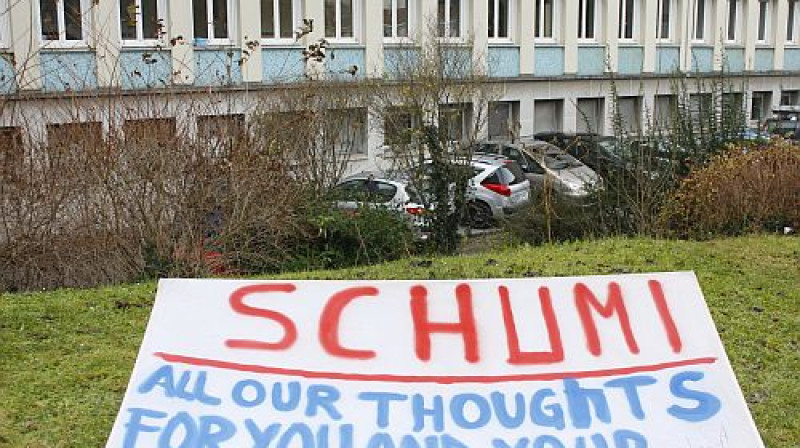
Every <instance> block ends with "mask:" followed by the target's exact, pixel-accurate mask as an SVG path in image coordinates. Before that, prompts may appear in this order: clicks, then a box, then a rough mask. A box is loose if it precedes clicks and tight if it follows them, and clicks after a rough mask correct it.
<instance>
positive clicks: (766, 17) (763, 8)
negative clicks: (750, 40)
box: [756, 0, 772, 45]
mask: <svg viewBox="0 0 800 448" xmlns="http://www.w3.org/2000/svg"><path fill="white" fill-rule="evenodd" d="M756 1H758V15H757V18H758V22H756V44H759V45H766V44H769V43H770V36H769V31H770V28H771V27H772V23H771V22H772V20H770V19H771V17H770V15H771V14H772V8H771V7H770V6H771V5H770V3H771V2H770V1H769V0H756ZM762 25H763V26H762ZM762 33H763V37H762Z"/></svg>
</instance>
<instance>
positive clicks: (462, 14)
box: [436, 0, 480, 42]
mask: <svg viewBox="0 0 800 448" xmlns="http://www.w3.org/2000/svg"><path fill="white" fill-rule="evenodd" d="M440 1H443V2H444V3H445V7H444V12H445V17H444V18H441V17H439V2H440ZM475 1H480V0H475ZM452 2H458V30H457V31H458V34H457V35H455V36H452V35H451V34H452V32H451V28H450V22H452V20H450V19H451V18H450V10H451V9H452V7H451V4H452ZM465 3H466V1H465V0H437V2H436V8H437V9H436V24H437V26H436V31H437V37H438V38H439V40H441V41H451V42H461V41H463V40H464V39H465V38H466V34H467V20H466V19H467V15H466V14H467V11H466V9H467V7H466V5H465ZM442 20H444V22H442ZM442 23H444V25H442ZM441 26H444V29H443V31H444V35H442V33H441V32H439V31H442V30H441V29H440V27H441Z"/></svg>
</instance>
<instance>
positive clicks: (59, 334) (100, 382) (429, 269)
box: [0, 237, 800, 447]
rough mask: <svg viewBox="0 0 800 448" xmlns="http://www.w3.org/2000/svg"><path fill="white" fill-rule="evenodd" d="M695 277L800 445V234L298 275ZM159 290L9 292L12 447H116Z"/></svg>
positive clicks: (611, 244) (768, 436)
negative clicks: (112, 438)
mask: <svg viewBox="0 0 800 448" xmlns="http://www.w3.org/2000/svg"><path fill="white" fill-rule="evenodd" d="M678 270H694V271H696V272H697V275H698V277H699V279H700V284H701V286H702V288H703V290H704V293H705V295H706V298H707V300H708V302H709V305H710V307H711V311H712V313H713V315H714V318H715V320H716V323H717V327H718V328H719V331H720V332H721V335H722V339H723V342H724V343H725V345H726V347H727V350H728V354H729V357H730V359H731V362H732V363H733V367H734V369H735V371H736V373H737V376H738V378H739V381H740V383H741V385H742V387H743V389H744V394H745V397H746V398H747V401H748V403H749V404H750V408H751V410H752V412H753V414H754V416H755V420H756V423H757V425H758V426H759V428H760V430H761V433H762V436H763V438H764V440H765V442H766V444H767V446H769V447H797V446H800V238H791V237H747V238H738V239H728V240H716V241H709V242H702V243H693V242H672V241H652V240H606V241H600V242H587V243H583V242H582V243H575V244H566V245H561V246H551V247H544V248H520V249H514V250H509V251H504V252H494V253H491V254H484V255H476V256H471V257H461V258H448V259H437V260H434V261H433V263H432V265H431V266H426V265H425V263H422V264H420V263H416V262H410V261H409V260H404V261H399V262H396V263H391V264H387V265H382V266H375V267H369V268H356V269H350V270H344V271H334V272H313V273H304V274H296V275H293V276H292V277H293V278H336V279H361V278H371V279H383V278H385V279H403V278H476V277H484V278H485V277H520V276H523V275H541V276H559V275H583V274H607V273H622V272H648V271H650V272H653V271H678ZM154 288H155V285H154V283H147V284H141V285H127V286H120V287H109V288H102V289H94V290H85V291H79V290H62V291H55V292H44V293H31V294H6V295H1V296H0V446H9V447H22V446H30V447H59V446H73V447H95V446H102V445H103V444H104V442H105V438H106V437H107V435H108V433H109V431H110V428H111V424H112V422H113V419H114V416H115V414H116V412H117V409H118V406H119V403H120V400H121V398H122V395H123V393H124V390H125V387H126V385H127V380H128V376H129V374H130V372H131V369H132V367H133V361H134V358H135V356H136V352H137V350H138V345H139V342H140V340H141V337H142V334H143V331H144V327H145V325H146V322H147V318H148V315H149V311H150V304H151V303H152V298H153V294H154Z"/></svg>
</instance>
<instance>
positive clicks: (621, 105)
mask: <svg viewBox="0 0 800 448" xmlns="http://www.w3.org/2000/svg"><path fill="white" fill-rule="evenodd" d="M617 112H618V113H619V118H620V120H621V121H622V126H623V127H624V128H625V129H626V130H628V131H629V132H634V133H635V132H639V130H640V129H641V128H642V98H641V97H638V96H627V97H620V98H619V100H617Z"/></svg>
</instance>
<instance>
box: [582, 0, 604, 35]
mask: <svg viewBox="0 0 800 448" xmlns="http://www.w3.org/2000/svg"><path fill="white" fill-rule="evenodd" d="M589 2H592V3H593V4H594V9H593V11H592V19H593V20H592V21H593V22H594V23H593V24H592V37H586V28H588V27H587V26H586V24H587V23H588V22H587V21H586V10H587V5H588V3H589ZM602 3H603V2H602V1H601V0H578V42H583V43H587V42H589V43H596V42H599V41H600V39H601V38H602V36H601V32H602V29H601V28H600V25H601V24H602V22H601V20H600V17H602V6H603V5H602Z"/></svg>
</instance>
